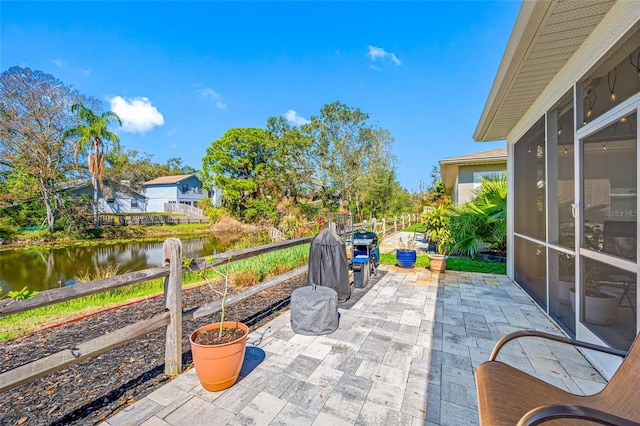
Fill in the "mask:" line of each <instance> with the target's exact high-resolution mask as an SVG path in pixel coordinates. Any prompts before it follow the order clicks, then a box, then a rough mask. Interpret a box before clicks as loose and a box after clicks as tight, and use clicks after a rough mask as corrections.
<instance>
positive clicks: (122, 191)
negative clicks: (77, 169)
mask: <svg viewBox="0 0 640 426" xmlns="http://www.w3.org/2000/svg"><path fill="white" fill-rule="evenodd" d="M66 191H67V192H69V193H70V194H71V195H72V196H73V195H75V196H79V195H81V194H86V195H88V196H89V198H90V199H92V200H93V185H92V184H91V182H87V183H81V184H78V185H76V186H74V187H71V188H68V189H67V190H66ZM146 208H147V197H145V196H144V195H143V194H140V193H139V192H136V191H134V190H133V189H131V188H130V187H129V186H128V184H127V182H126V181H123V182H121V183H114V182H110V181H106V180H105V181H103V182H102V189H98V212H100V213H107V214H109V213H144V212H145V211H146Z"/></svg>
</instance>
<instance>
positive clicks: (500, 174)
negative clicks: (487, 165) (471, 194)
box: [473, 171, 507, 190]
mask: <svg viewBox="0 0 640 426" xmlns="http://www.w3.org/2000/svg"><path fill="white" fill-rule="evenodd" d="M492 177H500V178H506V177H507V173H506V172H504V171H497V172H473V189H474V190H475V189H478V188H480V187H481V186H482V182H480V179H481V178H482V179H489V178H492Z"/></svg>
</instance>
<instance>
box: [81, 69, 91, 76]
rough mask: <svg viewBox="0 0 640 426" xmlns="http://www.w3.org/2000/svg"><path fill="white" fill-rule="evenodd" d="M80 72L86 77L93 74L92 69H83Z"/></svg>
mask: <svg viewBox="0 0 640 426" xmlns="http://www.w3.org/2000/svg"><path fill="white" fill-rule="evenodd" d="M80 72H81V73H82V74H84V75H89V74H91V69H81V70H80Z"/></svg>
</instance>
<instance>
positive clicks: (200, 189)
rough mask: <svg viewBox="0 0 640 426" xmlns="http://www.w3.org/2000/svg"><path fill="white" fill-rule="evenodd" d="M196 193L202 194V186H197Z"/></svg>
mask: <svg viewBox="0 0 640 426" xmlns="http://www.w3.org/2000/svg"><path fill="white" fill-rule="evenodd" d="M197 192H198V194H202V186H199V187H198V189H197Z"/></svg>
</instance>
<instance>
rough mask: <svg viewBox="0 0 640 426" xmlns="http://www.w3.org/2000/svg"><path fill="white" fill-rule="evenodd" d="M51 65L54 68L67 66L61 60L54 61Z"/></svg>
mask: <svg viewBox="0 0 640 426" xmlns="http://www.w3.org/2000/svg"><path fill="white" fill-rule="evenodd" d="M53 64H54V65H55V66H56V67H60V68H62V67H66V66H67V62H66V61H64V60H62V59H54V60H53Z"/></svg>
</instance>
